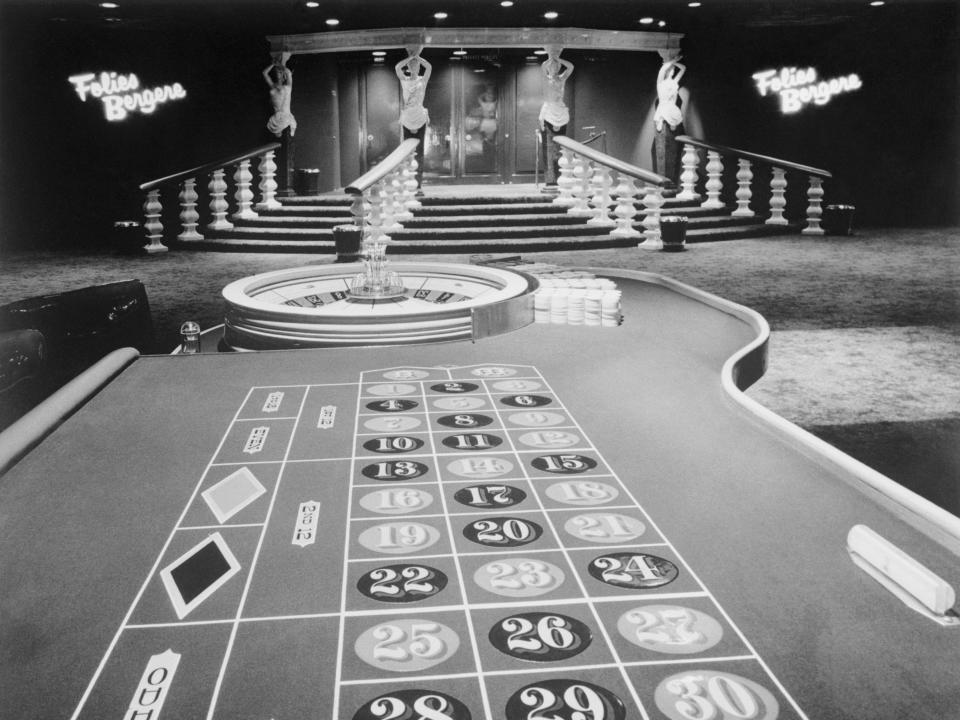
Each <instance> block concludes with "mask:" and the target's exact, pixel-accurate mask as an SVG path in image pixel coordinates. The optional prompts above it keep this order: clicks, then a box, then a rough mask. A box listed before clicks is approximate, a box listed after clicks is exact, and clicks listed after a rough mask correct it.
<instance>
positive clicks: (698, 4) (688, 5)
mask: <svg viewBox="0 0 960 720" xmlns="http://www.w3.org/2000/svg"><path fill="white" fill-rule="evenodd" d="M701 4H702V3H698V2H692V3H687V7H700V5H701Z"/></svg>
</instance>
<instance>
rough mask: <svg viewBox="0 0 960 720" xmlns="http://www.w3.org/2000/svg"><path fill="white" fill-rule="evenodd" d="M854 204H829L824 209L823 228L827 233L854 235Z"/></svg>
mask: <svg viewBox="0 0 960 720" xmlns="http://www.w3.org/2000/svg"><path fill="white" fill-rule="evenodd" d="M856 209H857V208H856V207H855V206H853V205H827V206H826V207H825V208H824V209H823V230H824V232H825V233H826V234H827V235H853V212H854V211H855V210H856Z"/></svg>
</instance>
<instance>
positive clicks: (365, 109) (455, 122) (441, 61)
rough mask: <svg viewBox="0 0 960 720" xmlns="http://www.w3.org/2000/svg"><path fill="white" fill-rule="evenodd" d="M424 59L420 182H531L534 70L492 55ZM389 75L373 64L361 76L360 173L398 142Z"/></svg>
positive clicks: (394, 89) (395, 93)
mask: <svg viewBox="0 0 960 720" xmlns="http://www.w3.org/2000/svg"><path fill="white" fill-rule="evenodd" d="M424 56H425V57H426V59H427V60H429V61H430V62H431V63H432V64H433V74H432V77H431V79H430V84H429V86H428V87H427V92H426V97H425V100H424V105H425V106H426V108H427V110H428V112H429V114H430V124H429V125H428V127H427V132H426V137H425V140H424V146H425V147H424V181H425V182H426V183H427V184H494V183H496V184H499V183H520V182H532V181H533V177H534V169H535V168H534V163H535V159H536V152H537V150H536V141H537V140H536V129H537V115H538V113H539V111H540V103H541V94H540V93H541V90H540V69H539V64H535V63H530V62H528V61H524V60H523V58H522V57H503V56H502V55H501V54H500V53H496V54H490V55H465V56H461V57H460V58H459V59H451V57H450V56H446V57H439V58H436V59H435V58H434V57H432V54H430V53H425V55H424ZM388 70H389V74H388ZM392 70H393V69H392V68H389V69H388V68H386V67H384V66H382V65H381V66H379V67H371V68H369V69H368V71H367V72H366V73H364V75H365V77H364V85H365V92H364V93H363V95H364V96H365V102H364V103H363V104H362V105H361V108H360V110H361V112H362V113H363V114H364V117H363V118H362V119H361V122H362V126H363V127H365V128H366V133H365V136H366V139H367V142H366V143H365V147H364V148H363V150H362V153H361V155H362V160H363V162H364V165H365V169H369V168H371V167H373V165H375V164H376V162H377V161H379V160H380V159H381V158H382V157H383V156H384V155H385V154H386V152H388V151H389V150H390V149H392V148H393V147H396V142H399V125H398V122H397V117H398V115H399V100H398V98H399V84H398V83H397V80H396V77H395V76H394V75H392ZM371 138H376V139H378V140H380V142H379V143H376V142H372V141H371ZM394 139H395V142H394Z"/></svg>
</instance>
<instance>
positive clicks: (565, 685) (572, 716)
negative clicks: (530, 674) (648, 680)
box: [505, 678, 627, 720]
mask: <svg viewBox="0 0 960 720" xmlns="http://www.w3.org/2000/svg"><path fill="white" fill-rule="evenodd" d="M626 715H627V711H626V708H625V707H624V705H623V701H622V700H621V699H620V698H618V697H617V696H616V695H614V694H613V693H612V692H610V691H609V690H607V689H606V688H603V687H600V686H599V685H594V684H593V683H588V682H585V681H583V680H568V679H566V678H557V679H553V680H542V681H540V682H536V683H533V684H531V685H527V686H525V687H522V688H520V689H519V690H517V691H516V692H515V693H514V694H513V695H511V696H510V699H509V700H507V706H506V708H505V716H506V717H508V718H526V717H534V716H536V717H548V718H552V719H553V720H583V718H590V720H624V718H625V717H626Z"/></svg>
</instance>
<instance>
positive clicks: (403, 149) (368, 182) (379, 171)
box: [344, 138, 420, 195]
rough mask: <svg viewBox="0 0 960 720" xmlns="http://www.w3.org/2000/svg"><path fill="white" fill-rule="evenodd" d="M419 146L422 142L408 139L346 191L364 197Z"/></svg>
mask: <svg viewBox="0 0 960 720" xmlns="http://www.w3.org/2000/svg"><path fill="white" fill-rule="evenodd" d="M419 144H420V141H419V140H417V138H407V139H406V140H404V141H403V142H401V143H400V144H399V145H397V147H396V149H395V150H394V151H393V152H391V153H390V154H389V155H387V156H386V157H385V158H384V159H383V160H381V161H380V162H378V163H377V164H376V165H375V166H374V167H372V168H371V169H370V170H368V171H367V172H366V173H364V174H363V175H361V176H360V177H358V178H357V179H356V180H354V181H353V182H352V183H350V184H349V185H347V187H345V188H344V190H345V191H346V192H347V193H349V194H350V195H363V193H364V192H366V191H367V190H368V189H369V188H370V187H372V186H373V185H376V184H377V183H378V182H380V181H381V180H383V178H385V177H386V176H387V175H389V174H390V173H392V172H393V171H394V170H396V169H397V167H399V165H400V163H402V162H403V161H404V160H406V158H407V156H409V155H410V154H411V153H412V152H413V151H414V150H416V149H417V145H419Z"/></svg>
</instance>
